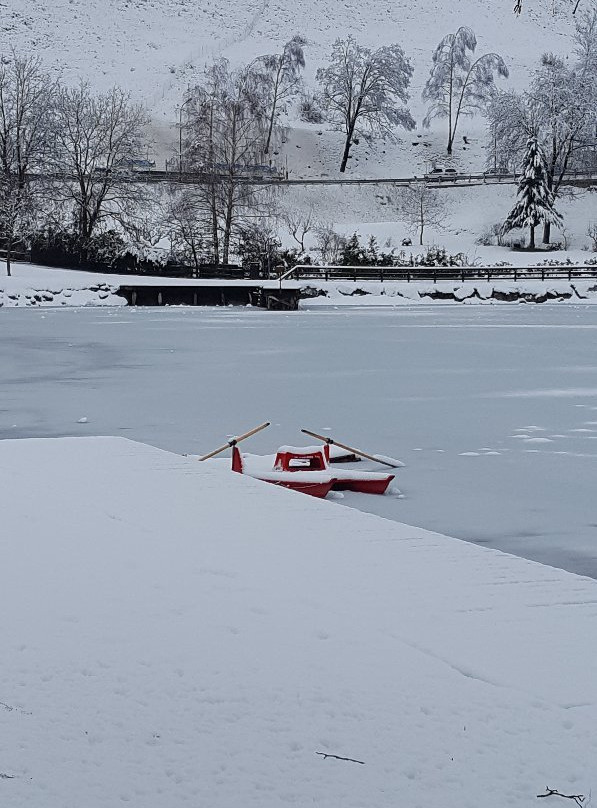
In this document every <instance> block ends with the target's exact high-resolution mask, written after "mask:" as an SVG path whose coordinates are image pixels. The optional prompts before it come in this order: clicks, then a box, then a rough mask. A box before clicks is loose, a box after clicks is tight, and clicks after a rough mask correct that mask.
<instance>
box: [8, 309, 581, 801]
mask: <svg viewBox="0 0 597 808" xmlns="http://www.w3.org/2000/svg"><path fill="white" fill-rule="evenodd" d="M25 313H27V314H31V312H25ZM162 322H163V321H162ZM115 330H117V331H119V333H121V334H122V332H123V329H122V327H120V328H119V329H115ZM204 347H205V346H204ZM477 473H478V472H477ZM0 513H1V514H2V528H3V530H2V565H1V567H0V613H1V614H2V615H3V619H2V629H1V637H2V665H1V667H0V702H1V704H0V717H1V719H2V720H1V722H0V772H2V774H3V775H4V777H3V778H2V779H0V800H1V802H2V805H3V806H4V805H6V806H9V807H10V808H32V806H40V808H42V806H43V808H81V806H84V807H85V808H114V806H116V805H121V804H123V805H129V804H130V805H133V806H138V807H139V808H162V806H165V805H168V806H186V805H188V806H194V807H195V808H196V806H211V807H212V808H253V807H254V808H279V806H281V805H286V804H290V805H297V806H306V805H318V806H322V808H337V807H338V806H344V808H362V806H364V805H375V806H378V807H379V808H395V806H396V804H397V799H398V802H399V803H400V804H405V805H412V806H422V807H423V806H427V805H438V806H439V805H441V806H446V807H447V808H461V807H462V806H463V805H467V806H468V805H470V806H481V805H482V806H484V807H485V808H503V806H504V805H509V806H512V807H513V808H523V806H524V807H526V806H528V805H531V804H534V803H535V795H536V794H539V793H541V792H542V791H543V789H544V788H545V785H546V783H548V784H549V785H550V786H551V787H553V788H558V787H559V788H561V789H565V790H566V792H568V791H571V792H574V793H585V794H586V793H588V792H589V790H590V788H591V786H594V784H595V781H596V777H597V764H596V762H595V761H596V760H597V740H596V737H595V721H596V719H597V704H596V689H595V682H596V681H597V652H596V647H595V643H594V642H591V638H593V637H594V636H595V633H596V631H597V583H596V582H594V581H591V580H589V579H582V578H579V577H576V576H573V575H570V574H568V573H565V572H562V571H559V570H555V569H552V568H549V567H544V566H541V565H537V564H534V563H532V562H529V561H526V560H522V559H518V558H515V557H512V556H506V555H503V554H501V553H497V552H495V551H492V550H485V549H482V548H479V547H476V546H474V545H472V544H467V543H464V542H459V541H455V540H453V539H448V538H446V537H445V536H441V535H438V534H434V533H428V532H426V531H424V530H420V529H418V528H411V527H407V526H405V525H400V524H397V523H392V522H390V521H387V520H382V519H379V518H377V517H374V516H371V515H368V514H362V513H359V512H357V511H354V510H352V509H348V508H344V507H342V506H340V505H336V504H334V503H328V502H317V501H315V500H313V499H312V498H310V497H306V496H303V495H301V494H296V493H292V492H289V491H284V490H279V489H277V488H276V487H274V486H270V485H266V484H263V483H259V482H257V481H255V480H251V479H250V478H247V477H244V476H242V475H238V474H232V473H230V471H228V470H227V469H226V468H225V465H224V464H223V463H221V464H216V463H214V464H210V463H197V462H194V461H192V460H190V459H188V458H182V457H177V456H174V455H172V454H170V453H167V452H163V451H160V450H158V449H155V448H151V447H147V446H141V445H139V444H135V443H133V442H131V441H126V440H123V439H114V438H109V439H108V438H104V439H102V438H81V439H76V440H73V439H70V440H58V441H56V440H54V441H53V440H43V441H40V440H32V441H3V442H0ZM316 752H324V753H330V754H336V755H340V756H346V757H351V758H354V759H357V760H362V761H364V764H365V765H356V764H353V763H350V762H345V761H339V760H334V759H327V760H324V759H323V758H322V757H320V756H317V755H316V754H315V753H316ZM8 778H12V779H8ZM397 795H398V796H397Z"/></svg>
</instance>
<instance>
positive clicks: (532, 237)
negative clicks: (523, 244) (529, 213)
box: [529, 225, 535, 250]
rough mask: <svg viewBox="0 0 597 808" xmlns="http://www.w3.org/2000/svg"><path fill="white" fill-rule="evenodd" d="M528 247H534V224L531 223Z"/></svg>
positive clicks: (532, 248)
mask: <svg viewBox="0 0 597 808" xmlns="http://www.w3.org/2000/svg"><path fill="white" fill-rule="evenodd" d="M529 248H530V249H531V250H534V249H535V225H531V240H530V243H529Z"/></svg>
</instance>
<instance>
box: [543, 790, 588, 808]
mask: <svg viewBox="0 0 597 808" xmlns="http://www.w3.org/2000/svg"><path fill="white" fill-rule="evenodd" d="M541 797H563V798H564V799H565V800H574V802H575V803H576V804H577V805H578V806H579V807H580V808H583V805H584V801H585V797H584V794H562V792H561V791H558V790H557V789H556V788H549V787H548V786H545V794H537V799H540V798H541Z"/></svg>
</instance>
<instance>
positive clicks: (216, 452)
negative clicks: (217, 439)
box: [197, 421, 270, 460]
mask: <svg viewBox="0 0 597 808" xmlns="http://www.w3.org/2000/svg"><path fill="white" fill-rule="evenodd" d="M269 425H270V422H269V421H266V422H265V423H263V424H260V425H259V426H256V427H255V429H249V431H248V432H245V433H244V434H242V435H239V436H238V437H237V438H232V439H231V440H229V441H228V443H225V444H224V446H220V448H219V449H214V451H213V452H210V453H209V454H206V455H203V457H198V458H197V459H198V460H209V458H210V457H215V456H216V455H219V454H220V453H221V452H225V451H226V449H229V448H230V447H231V446H236V444H237V443H240V442H241V440H245V439H246V438H250V437H251V435H255V434H256V433H257V432H261V430H262V429H265V428H266V427H268V426H269Z"/></svg>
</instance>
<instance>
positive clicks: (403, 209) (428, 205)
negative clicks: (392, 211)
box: [397, 181, 447, 246]
mask: <svg viewBox="0 0 597 808" xmlns="http://www.w3.org/2000/svg"><path fill="white" fill-rule="evenodd" d="M397 210H398V216H399V217H400V219H402V220H403V221H406V222H408V224H409V225H410V226H411V228H412V229H413V230H417V231H418V233H419V244H420V245H421V246H422V245H423V234H424V231H425V228H426V227H438V228H441V227H442V225H443V222H444V220H445V218H446V212H447V206H446V203H445V201H444V199H443V197H442V196H441V192H440V191H436V190H435V189H434V188H431V187H430V186H429V185H428V184H427V183H426V182H423V181H421V182H415V183H413V184H412V185H409V186H408V187H407V188H404V189H403V190H401V191H400V196H399V197H398V205H397Z"/></svg>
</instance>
